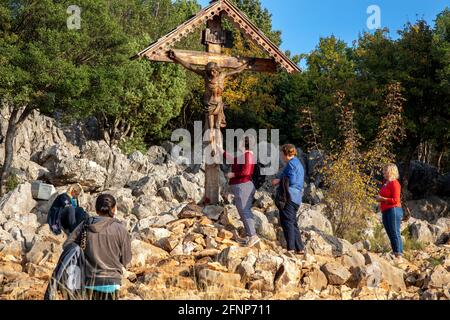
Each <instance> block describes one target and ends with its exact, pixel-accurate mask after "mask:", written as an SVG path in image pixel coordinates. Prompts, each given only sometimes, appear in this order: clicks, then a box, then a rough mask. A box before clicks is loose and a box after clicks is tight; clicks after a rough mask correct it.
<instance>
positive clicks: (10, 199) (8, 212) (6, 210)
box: [0, 182, 37, 218]
mask: <svg viewBox="0 0 450 320" xmlns="http://www.w3.org/2000/svg"><path fill="white" fill-rule="evenodd" d="M36 204H37V202H36V201H35V200H34V199H33V197H32V195H31V184H30V183H28V182H26V183H23V184H21V185H19V186H17V188H16V189H14V190H12V191H11V192H8V193H7V194H6V195H4V196H3V197H2V198H1V199H0V215H4V217H5V218H10V217H11V216H12V215H14V214H19V215H20V214H27V213H29V212H31V210H32V209H33V208H34V207H35V206H36Z"/></svg>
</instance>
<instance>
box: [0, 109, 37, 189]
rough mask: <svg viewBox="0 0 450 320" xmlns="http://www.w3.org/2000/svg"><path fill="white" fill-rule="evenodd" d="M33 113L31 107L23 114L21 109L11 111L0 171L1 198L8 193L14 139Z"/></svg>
mask: <svg viewBox="0 0 450 320" xmlns="http://www.w3.org/2000/svg"><path fill="white" fill-rule="evenodd" d="M31 111H33V109H32V108H29V107H26V108H25V109H24V110H23V111H22V113H21V114H20V109H19V108H13V109H12V111H11V115H10V117H9V120H8V129H7V131H6V137H5V159H4V162H3V166H2V169H1V171H0V197H1V196H3V195H4V194H5V192H6V186H5V184H6V181H7V180H8V178H9V175H10V173H11V166H12V163H13V157H14V138H15V136H16V131H17V129H18V128H19V127H20V125H21V124H22V123H23V122H24V121H25V119H26V118H27V117H28V116H29V115H30V113H31ZM19 114H20V116H19Z"/></svg>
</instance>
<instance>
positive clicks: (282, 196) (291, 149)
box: [272, 144, 305, 254]
mask: <svg viewBox="0 0 450 320" xmlns="http://www.w3.org/2000/svg"><path fill="white" fill-rule="evenodd" d="M281 157H282V160H283V162H284V163H286V165H285V167H284V168H283V170H282V171H281V173H280V174H278V175H277V179H274V180H272V185H273V186H274V187H275V186H278V188H277V195H276V197H275V203H276V205H277V207H278V210H279V212H280V223H281V227H282V228H283V233H284V237H285V239H286V242H287V250H288V251H289V252H291V253H297V254H303V253H304V246H303V243H302V240H301V237H300V230H299V228H298V222H297V212H298V210H299V208H300V205H301V204H302V196H303V185H304V176H305V170H304V168H303V165H302V163H301V162H300V160H299V159H298V158H297V149H296V148H295V146H293V145H291V144H288V145H284V146H282V147H281Z"/></svg>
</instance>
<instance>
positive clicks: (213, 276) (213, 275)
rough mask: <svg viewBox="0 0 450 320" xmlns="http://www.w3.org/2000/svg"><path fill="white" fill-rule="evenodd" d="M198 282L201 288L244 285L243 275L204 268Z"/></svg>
mask: <svg viewBox="0 0 450 320" xmlns="http://www.w3.org/2000/svg"><path fill="white" fill-rule="evenodd" d="M198 282H199V286H200V287H201V288H205V289H206V288H208V287H211V286H217V287H221V288H230V287H231V288H232V287H238V288H240V287H243V285H242V283H241V276H240V275H238V274H234V273H224V272H220V271H214V270H210V269H202V270H200V272H199V274H198Z"/></svg>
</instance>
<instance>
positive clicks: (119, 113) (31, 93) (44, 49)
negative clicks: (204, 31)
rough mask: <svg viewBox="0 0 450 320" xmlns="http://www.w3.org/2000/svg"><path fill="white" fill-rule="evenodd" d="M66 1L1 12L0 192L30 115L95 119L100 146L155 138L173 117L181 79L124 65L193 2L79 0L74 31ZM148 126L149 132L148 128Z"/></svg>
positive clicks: (11, 5) (141, 64)
mask: <svg viewBox="0 0 450 320" xmlns="http://www.w3.org/2000/svg"><path fill="white" fill-rule="evenodd" d="M70 5H72V2H71V1H57V2H55V1H49V0H42V1H31V0H8V1H2V2H1V4H0V33H1V37H0V74H2V77H1V79H0V97H1V105H2V107H4V108H9V110H10V118H9V123H8V128H7V134H6V137H5V160H4V164H3V166H2V172H1V180H0V185H2V186H3V185H4V182H5V181H6V180H7V177H8V175H9V173H10V169H11V165H12V160H13V154H14V150H13V141H14V136H15V132H16V130H17V128H18V127H19V126H20V125H21V124H22V123H23V121H24V120H25V119H26V118H27V117H28V115H29V114H30V113H31V112H32V111H33V110H36V109H38V110H40V111H41V112H43V113H46V114H51V113H52V112H54V111H55V110H57V109H58V110H61V111H63V112H64V114H65V115H66V116H67V117H69V118H71V117H74V116H75V117H86V116H89V115H95V116H97V117H98V119H99V120H100V123H101V124H102V129H103V131H104V132H105V138H106V139H107V140H108V142H110V143H111V144H113V143H118V142H120V141H122V140H124V139H127V138H128V139H129V138H133V137H134V136H138V137H145V136H146V135H151V136H159V135H161V131H162V128H164V126H165V125H166V124H167V122H168V121H169V120H170V119H172V118H173V117H175V116H177V115H178V114H179V111H180V108H181V105H182V102H183V99H182V97H183V96H184V94H185V92H186V80H185V75H184V73H182V72H180V71H179V70H178V68H177V67H176V66H174V65H169V66H163V65H158V64H156V63H155V64H152V63H149V62H147V61H130V57H131V56H133V55H134V54H135V53H136V52H138V51H139V50H141V49H142V48H143V47H144V46H146V45H148V44H149V43H150V42H152V41H154V40H156V39H157V38H158V37H159V36H161V35H163V34H164V33H166V32H168V31H170V30H171V29H172V28H173V27H174V26H176V24H178V23H179V22H180V20H184V19H185V18H186V16H188V15H189V11H190V10H195V8H196V2H194V1H177V2H175V3H172V2H171V1H170V0H148V1H140V0H128V1H119V0H116V1H107V0H95V1H94V0H80V1H78V3H77V5H78V6H79V7H80V8H81V28H80V29H73V30H72V29H69V28H68V27H67V24H66V21H67V18H68V17H69V16H68V14H67V8H68V7H69V6H70ZM149 124H150V125H149Z"/></svg>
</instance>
